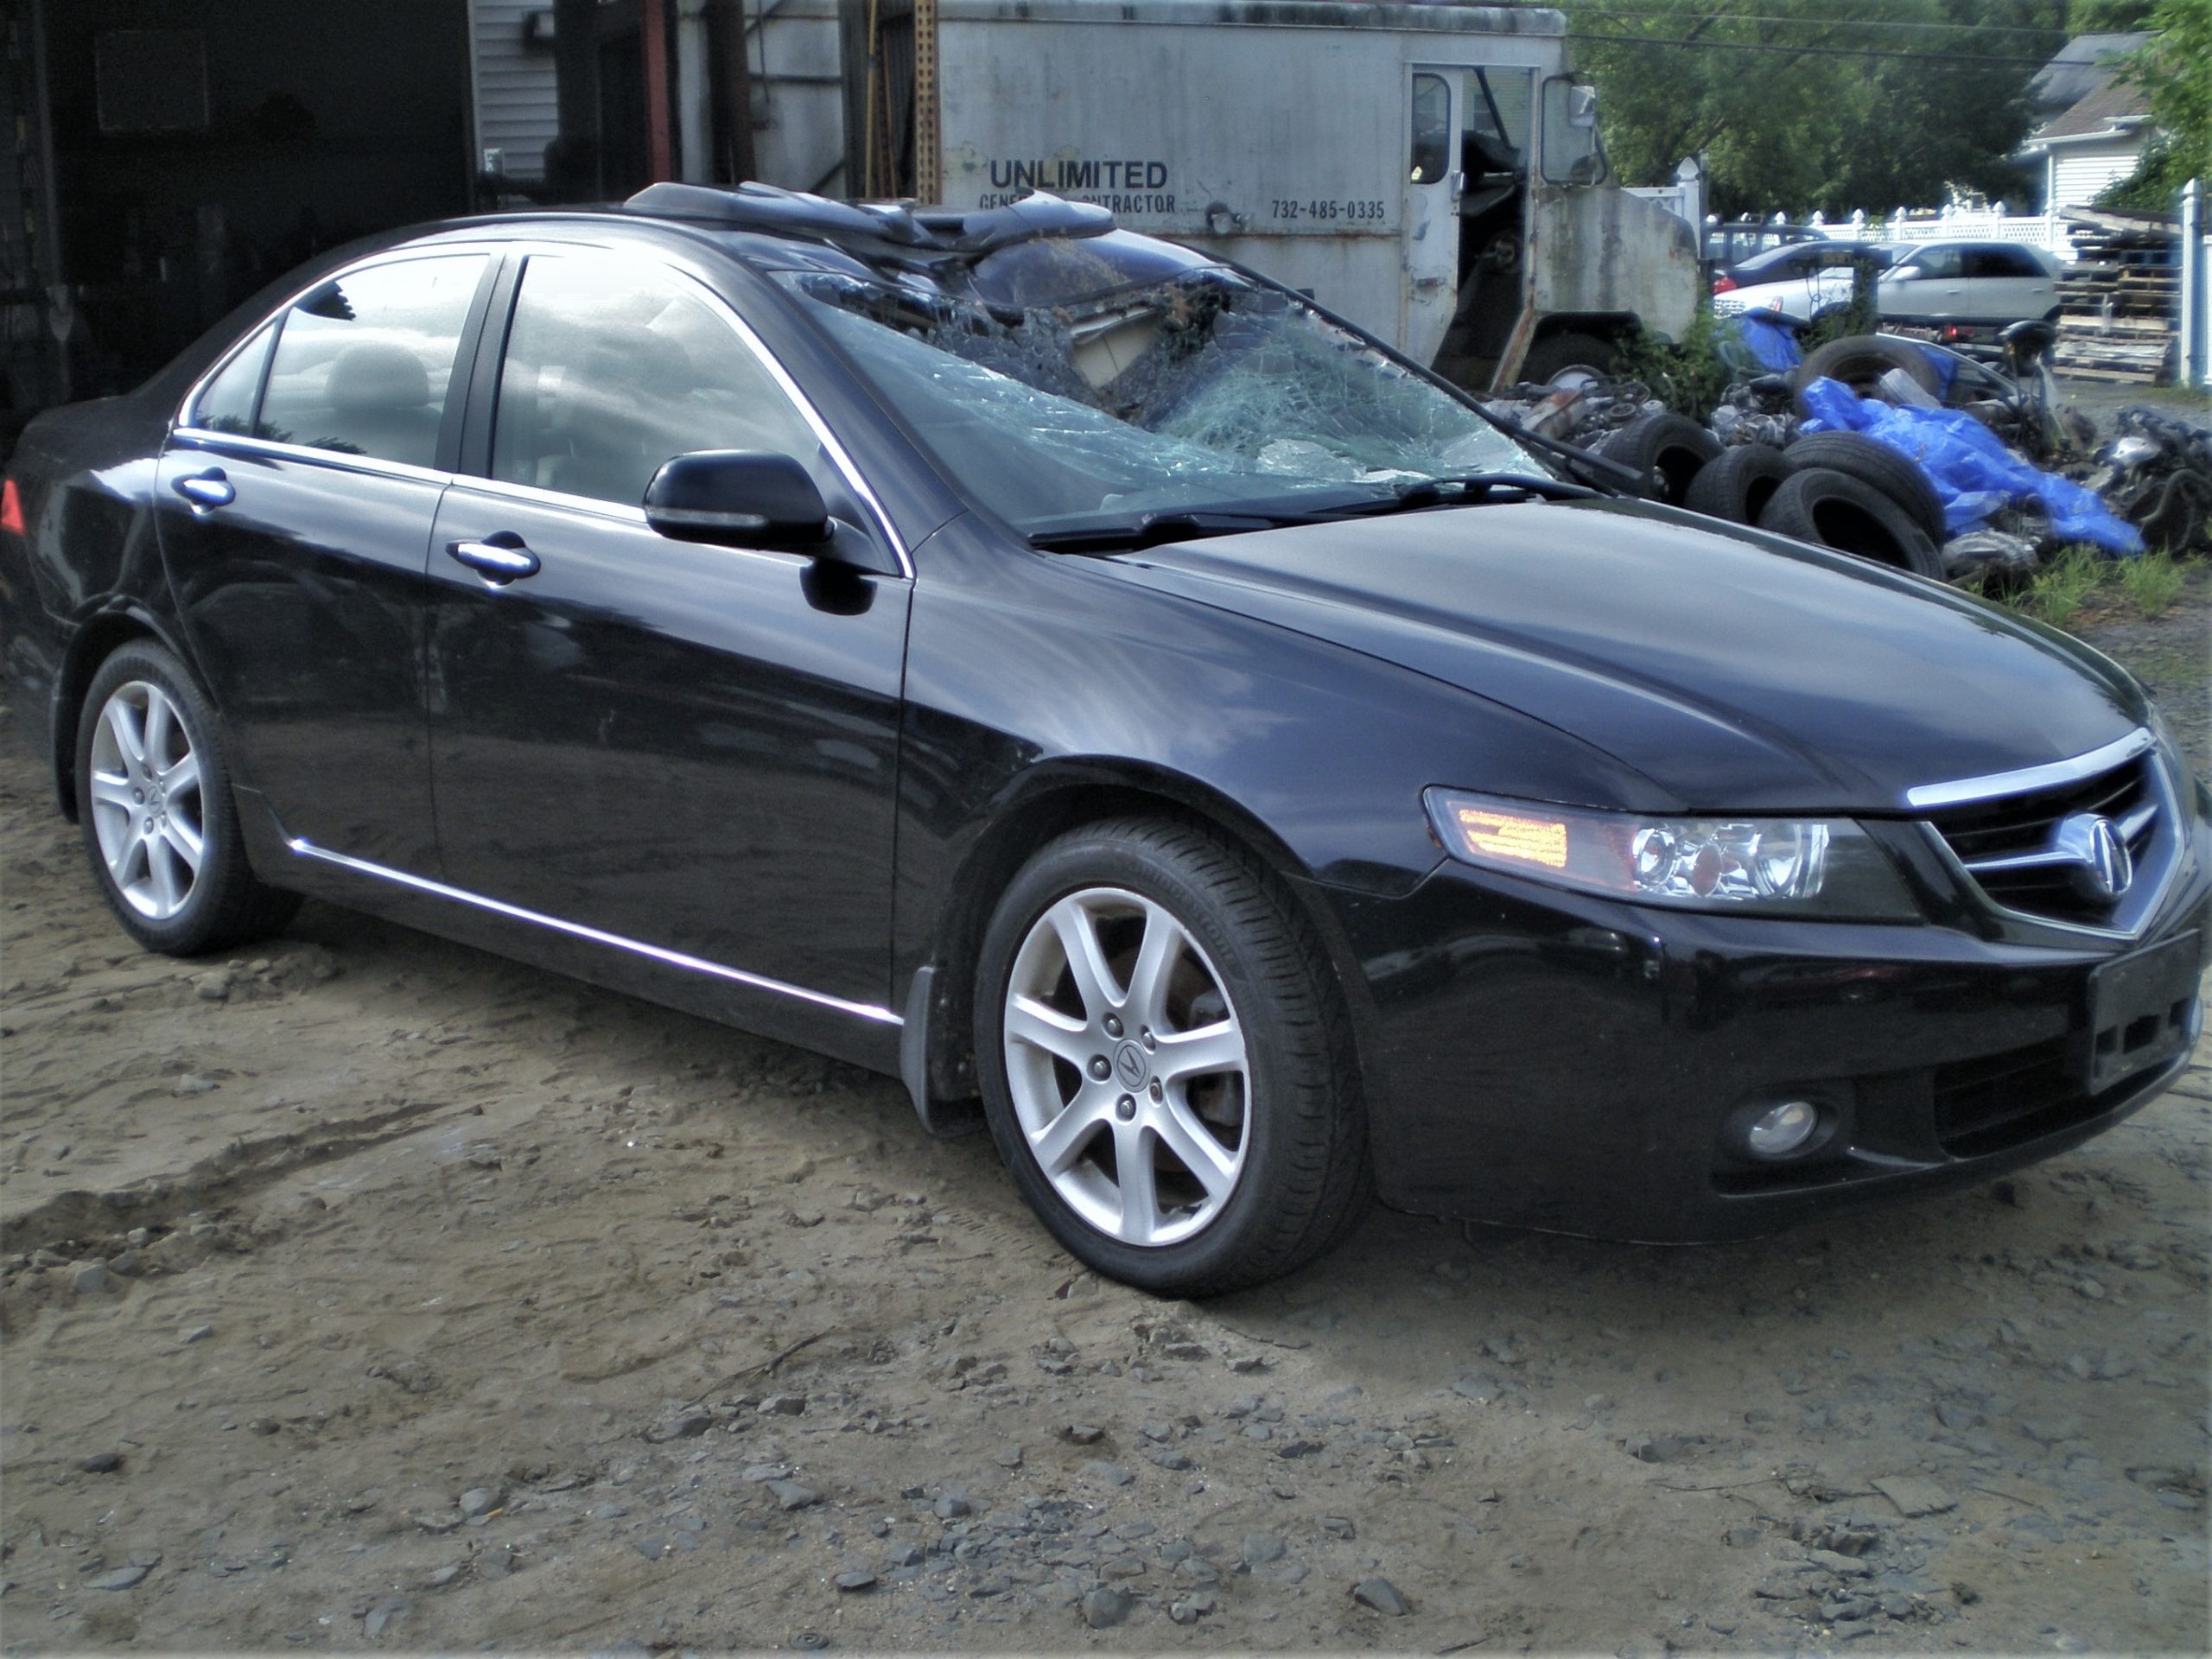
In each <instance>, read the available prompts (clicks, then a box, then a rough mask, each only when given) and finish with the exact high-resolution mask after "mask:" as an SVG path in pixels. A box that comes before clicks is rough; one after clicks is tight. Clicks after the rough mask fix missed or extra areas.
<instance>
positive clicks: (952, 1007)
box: [901, 760, 1359, 1133]
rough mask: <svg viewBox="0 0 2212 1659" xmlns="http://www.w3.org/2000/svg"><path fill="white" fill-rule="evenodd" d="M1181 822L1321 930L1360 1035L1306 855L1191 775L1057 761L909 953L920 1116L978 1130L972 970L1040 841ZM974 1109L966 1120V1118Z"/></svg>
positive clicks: (1339, 944)
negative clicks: (1131, 820)
mask: <svg viewBox="0 0 2212 1659" xmlns="http://www.w3.org/2000/svg"><path fill="white" fill-rule="evenodd" d="M1117 817H1166V818H1173V819H1178V820H1180V821H1182V822H1185V823H1192V824H1195V825H1198V827H1200V828H1203V829H1208V830H1211V831H1212V832H1213V833H1215V834H1217V835H1219V836H1224V837H1225V838H1226V839H1227V840H1228V841H1229V842H1230V844H1231V845H1232V846H1234V847H1235V848H1236V849H1238V850H1239V851H1241V852H1243V854H1244V855H1246V856H1248V857H1249V858H1250V859H1251V860H1252V861H1253V862H1254V863H1255V866H1257V867H1258V868H1259V869H1260V870H1261V872H1262V874H1264V875H1266V876H1267V877H1268V878H1270V879H1271V880H1273V881H1274V883H1275V884H1276V885H1277V886H1278V887H1280V888H1281V891H1282V893H1284V895H1285V896H1286V898H1287V900H1288V902H1289V904H1290V906H1291V907H1292V909H1293V911H1294V913H1295V915H1296V916H1297V917H1298V918H1299V919H1300V920H1301V921H1303V922H1304V923H1306V925H1308V926H1310V927H1311V928H1312V929H1313V931H1314V933H1315V934H1316V935H1317V936H1318V937H1319V939H1320V941H1321V945H1322V955H1323V957H1324V958H1325V962H1324V966H1325V969H1326V975H1327V982H1328V988H1331V989H1332V990H1333V992H1334V994H1335V995H1338V998H1339V999H1340V1000H1341V1001H1342V1003H1343V1005H1344V1012H1345V1014H1346V1016H1347V1029H1348V1030H1349V1031H1350V1032H1351V1040H1352V1041H1353V1042H1354V1044H1355V1045H1357V1041H1358V1027H1359V1021H1358V1020H1357V1017H1356V1015H1355V1014H1354V1010H1353V999H1352V996H1351V992H1350V987H1351V985H1352V984H1353V983H1356V982H1357V976H1354V975H1349V974H1347V973H1346V972H1345V971H1344V963H1345V962H1346V960H1347V957H1346V952H1347V951H1348V950H1349V944H1348V943H1347V942H1346V941H1345V940H1344V938H1343V935H1342V932H1341V930H1340V929H1339V927H1338V924H1337V921H1336V918H1334V916H1333V915H1332V914H1331V913H1330V912H1329V907H1328V906H1326V905H1325V904H1321V903H1317V902H1315V897H1314V887H1315V880H1314V877H1313V873H1312V872H1311V871H1310V870H1309V869H1307V868H1306V865H1305V862H1304V861H1302V860H1301V859H1300V857H1299V856H1298V855H1297V854H1296V853H1295V852H1294V851H1293V850H1292V849H1291V848H1290V847H1289V845H1288V844H1287V843H1286V842H1284V841H1283V839H1282V838H1281V836H1278V835H1277V834H1275V833H1274V830H1272V829H1269V828H1268V826H1267V825H1266V824H1265V823H1262V822H1261V820H1260V819H1259V818H1258V817H1256V816H1255V815H1254V814H1253V813H1252V812H1250V811H1249V810H1247V809H1246V808H1245V807H1244V806H1243V805H1242V804H1240V803H1238V802H1236V800H1234V799H1233V798H1230V797H1229V796H1227V795H1225V794H1224V793H1223V792H1222V791H1219V790H1217V789H1216V788H1214V787H1212V786H1211V785H1208V784H1206V783H1205V782H1203V781H1202V780H1200V779H1196V778H1192V777H1191V776H1190V775H1188V774H1187V773H1183V772H1176V771H1173V770H1172V769H1171V768H1168V767H1165V766H1157V765H1153V764H1150V763H1146V762H1137V761H1126V760H1114V761H1108V760H1064V761H1058V762H1053V763H1050V764H1048V765H1046V766H1039V767H1037V768H1035V769H1033V771H1032V772H1028V773H1026V774H1024V776H1023V777H1022V778H1021V779H1020V780H1019V783H1018V785H1017V787H1016V788H1015V789H1014V790H1013V791H1011V792H1010V793H1009V794H1008V796H1007V798H1006V799H1005V800H1003V801H1002V802H1001V804H999V806H998V807H997V808H996V809H995V810H993V811H992V812H991V813H990V814H989V816H988V818H987V820H986V821H985V823H984V824H983V826H982V829H980V830H979V831H978V832H977V833H976V836H975V837H974V839H973V841H972V842H970V843H969V846H968V847H967V848H966V849H965V850H964V851H963V853H962V855H961V856H960V859H959V861H958V864H957V868H956V870H955V873H954V874H953V877H952V879H951V880H950V881H949V882H948V883H947V884H946V886H945V887H944V894H945V897H944V902H943V903H942V904H941V905H940V906H939V907H938V913H937V914H936V915H935V916H934V917H932V918H931V922H930V925H929V926H928V928H927V930H926V931H925V933H924V935H923V936H922V940H921V944H920V945H919V948H918V951H917V952H916V954H915V956H914V957H913V959H912V961H910V962H908V963H905V964H902V969H901V972H902V976H905V982H906V984H907V985H908V986H909V989H908V991H907V994H906V1014H905V1017H906V1065H905V1066H904V1067H903V1070H904V1071H905V1073H906V1085H907V1089H908V1091H909V1092H910V1093H911V1094H912V1095H913V1096H914V1105H915V1109H916V1110H917V1111H918V1112H919V1113H920V1114H921V1116H922V1120H923V1122H925V1124H927V1125H929V1126H930V1128H931V1129H932V1130H934V1131H937V1132H938V1133H960V1132H963V1131H964V1129H965V1128H968V1127H971V1126H972V1127H979V1126H980V1117H979V1116H976V1115H974V1114H972V1113H964V1112H963V1109H962V1106H961V1103H968V1102H970V1101H972V1100H973V1099H974V1097H975V1096H976V1093H977V1083H976V1056H975V1045H974V1031H975V1016H976V1008H975V995H974V991H975V969H976V960H977V958H978V957H979V956H980V954H981V950H982V939H983V933H984V931H985V929H987V928H988V926H989V925H990V919H991V915H992V912H994V911H995V910H996V909H997V907H998V902H999V899H1000V896H1001V894H1002V893H1005V891H1006V888H1007V884H1008V883H1009V882H1010V881H1012V880H1013V879H1014V875H1015V874H1016V873H1018V872H1019V871H1020V868H1022V866H1023V865H1024V864H1026V863H1027V862H1028V861H1029V860H1030V858H1031V857H1032V856H1033V855H1035V853H1036V852H1037V850H1038V849H1039V848H1041V847H1043V846H1044V845H1046V843H1047V842H1050V841H1052V839H1053V838H1054V837H1055V836H1060V835H1064V834H1065V833H1066V832H1067V831H1069V830H1071V829H1078V828H1080V827H1081V826H1083V825H1084V824H1086V823H1100V822H1103V821H1104V820H1107V819H1109V818H1117ZM969 1117H973V1118H974V1123H973V1124H972V1125H971V1124H970V1123H969V1122H967V1121H966V1119H968V1118H969Z"/></svg>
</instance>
